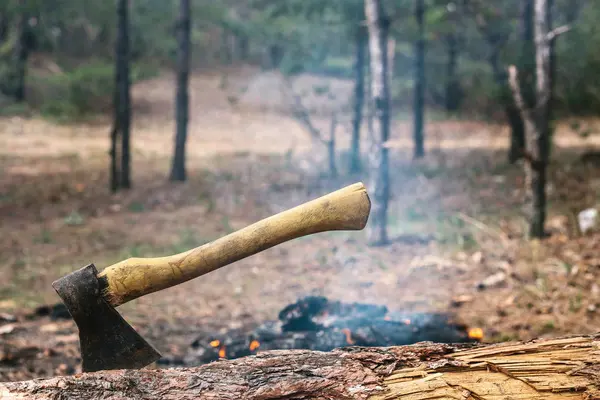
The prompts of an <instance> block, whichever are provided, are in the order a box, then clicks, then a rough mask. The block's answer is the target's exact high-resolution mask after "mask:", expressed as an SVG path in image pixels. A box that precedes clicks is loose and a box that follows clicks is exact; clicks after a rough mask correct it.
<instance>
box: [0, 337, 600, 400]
mask: <svg viewBox="0 0 600 400" xmlns="http://www.w3.org/2000/svg"><path fill="white" fill-rule="evenodd" d="M599 338H600V337H599V336H598V335H593V336H579V337H569V338H560V339H551V340H536V341H531V342H527V343H509V344H500V345H488V346H479V347H474V348H470V347H465V346H462V347H461V346H453V345H444V344H434V343H419V344H416V345H412V346H400V347H388V348H361V347H348V348H344V349H337V350H334V351H332V352H318V351H309V350H278V351H269V352H264V353H259V354H258V355H256V356H250V357H245V358H240V359H236V360H228V361H219V362H215V363H211V364H208V365H204V366H201V367H198V368H181V369H165V370H150V369H142V370H120V371H100V372H95V373H85V374H78V375H75V376H66V377H57V378H51V379H47V380H31V381H24V382H7V383H0V398H2V399H12V400H16V399H31V400H46V399H48V400H49V399H57V398H61V399H62V398H77V399H81V400H86V399H105V400H117V399H125V398H135V399H155V398H160V399H164V400H171V399H173V400H175V399H260V400H270V399H273V400H274V399H323V400H325V399H359V400H367V399H369V400H383V399H406V400H428V399H465V400H466V399H473V400H475V399H477V400H487V399H490V400H491V399H516V398H518V399H521V400H528V399H536V400H539V399H548V400H559V399H582V400H583V399H597V398H599V396H600V354H599V353H598V351H597V343H598V339H599Z"/></svg>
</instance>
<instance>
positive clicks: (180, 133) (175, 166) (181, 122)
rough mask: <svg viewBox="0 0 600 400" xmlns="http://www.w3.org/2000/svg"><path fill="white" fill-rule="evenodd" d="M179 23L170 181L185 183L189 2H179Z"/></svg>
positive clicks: (187, 0) (181, 0)
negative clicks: (174, 128)
mask: <svg viewBox="0 0 600 400" xmlns="http://www.w3.org/2000/svg"><path fill="white" fill-rule="evenodd" d="M179 7H180V10H179V21H178V24H177V25H178V26H177V42H178V44H179V48H178V54H177V95H176V102H175V115H176V123H177V128H176V133H175V154H174V155H173V163H172V167H171V177H170V179H171V180H172V181H185V180H186V172H185V142H186V139H187V130H188V113H189V95H188V85H189V72H190V26H191V21H190V14H191V7H190V0H180V5H179Z"/></svg>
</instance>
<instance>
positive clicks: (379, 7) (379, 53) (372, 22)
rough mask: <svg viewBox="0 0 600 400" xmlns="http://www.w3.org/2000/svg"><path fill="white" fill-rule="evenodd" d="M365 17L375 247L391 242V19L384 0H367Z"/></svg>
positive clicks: (371, 238)
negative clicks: (369, 90) (370, 112)
mask: <svg viewBox="0 0 600 400" xmlns="http://www.w3.org/2000/svg"><path fill="white" fill-rule="evenodd" d="M365 14H366V17H367V27H368V32H369V50H370V61H371V96H370V102H371V104H372V107H373V111H374V118H373V128H372V129H373V131H372V138H371V140H372V149H371V151H370V154H369V161H370V163H369V164H370V171H369V174H370V181H371V182H370V186H371V190H372V193H373V203H372V206H371V217H370V220H371V221H370V224H369V225H368V227H367V237H368V241H369V243H370V244H372V245H383V244H386V243H387V242H388V236H387V209H388V201H389V192H390V187H389V165H388V164H389V161H388V158H389V156H388V148H387V146H386V142H387V141H388V138H389V134H390V87H389V77H390V76H389V70H388V68H389V65H388V63H389V58H388V54H387V53H388V30H389V20H388V18H387V16H386V15H385V11H384V8H383V4H382V1H381V0H366V1H365Z"/></svg>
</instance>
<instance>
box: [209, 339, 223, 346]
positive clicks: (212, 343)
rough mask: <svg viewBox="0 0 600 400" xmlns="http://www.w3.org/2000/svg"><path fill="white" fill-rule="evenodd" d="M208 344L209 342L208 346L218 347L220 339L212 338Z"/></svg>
mask: <svg viewBox="0 0 600 400" xmlns="http://www.w3.org/2000/svg"><path fill="white" fill-rule="evenodd" d="M209 344H210V347H219V345H220V344H221V341H220V340H213V341H212V342H210V343H209Z"/></svg>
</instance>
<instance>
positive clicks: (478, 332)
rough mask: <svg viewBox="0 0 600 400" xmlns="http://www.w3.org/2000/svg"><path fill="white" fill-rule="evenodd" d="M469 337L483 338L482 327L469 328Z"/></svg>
mask: <svg viewBox="0 0 600 400" xmlns="http://www.w3.org/2000/svg"><path fill="white" fill-rule="evenodd" d="M469 339H476V340H481V339H483V329H481V328H471V329H469Z"/></svg>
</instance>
